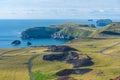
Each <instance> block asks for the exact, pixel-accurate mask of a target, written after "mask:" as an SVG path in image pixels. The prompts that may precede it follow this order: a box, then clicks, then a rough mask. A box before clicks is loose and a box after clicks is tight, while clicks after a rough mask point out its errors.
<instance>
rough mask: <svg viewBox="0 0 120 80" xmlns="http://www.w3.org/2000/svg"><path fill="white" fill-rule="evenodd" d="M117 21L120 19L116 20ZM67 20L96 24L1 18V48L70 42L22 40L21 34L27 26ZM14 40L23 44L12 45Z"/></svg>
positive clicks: (38, 25) (83, 20)
mask: <svg viewBox="0 0 120 80" xmlns="http://www.w3.org/2000/svg"><path fill="white" fill-rule="evenodd" d="M114 21H115V22H116V21H117V22H118V21H120V20H114ZM65 22H80V23H91V24H95V22H96V20H93V21H88V19H81V20H78V19H77V20H72V19H64V20H62V19H60V20H59V19H56V20H55V19H54V20H52V19H41V20H40V19H39V20H10V19H9V20H3V19H1V20H0V48H16V47H17V48H19V47H27V45H26V43H27V42H28V41H30V42H31V43H32V46H46V45H60V44H64V43H66V42H68V41H67V40H54V39H29V40H22V39H21V38H20V36H21V35H20V34H21V32H22V31H24V30H25V29H27V28H31V27H41V26H42V27H43V26H45V27H48V26H50V25H54V24H61V23H65ZM14 40H21V41H22V44H21V45H19V46H13V45H11V42H12V41H14Z"/></svg>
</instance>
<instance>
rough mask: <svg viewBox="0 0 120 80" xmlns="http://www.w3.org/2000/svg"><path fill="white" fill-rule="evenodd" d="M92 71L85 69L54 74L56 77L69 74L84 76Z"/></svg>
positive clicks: (65, 70) (66, 70)
mask: <svg viewBox="0 0 120 80" xmlns="http://www.w3.org/2000/svg"><path fill="white" fill-rule="evenodd" d="M91 70H92V69H89V68H85V69H64V70H61V71H59V72H57V73H56V75H57V76H69V75H71V74H81V75H83V74H85V73H87V72H90V71H91Z"/></svg>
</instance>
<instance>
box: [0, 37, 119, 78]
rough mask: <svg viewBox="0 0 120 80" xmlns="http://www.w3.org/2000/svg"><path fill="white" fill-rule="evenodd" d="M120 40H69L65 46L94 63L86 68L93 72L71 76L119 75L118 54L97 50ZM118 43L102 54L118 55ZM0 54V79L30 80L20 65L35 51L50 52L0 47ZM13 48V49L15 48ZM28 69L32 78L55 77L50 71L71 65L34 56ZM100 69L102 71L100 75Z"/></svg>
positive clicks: (96, 76)
mask: <svg viewBox="0 0 120 80" xmlns="http://www.w3.org/2000/svg"><path fill="white" fill-rule="evenodd" d="M119 41H120V39H103V40H102V39H101V40H100V39H99V40H95V39H80V40H74V41H71V42H69V43H68V44H66V45H69V46H71V47H74V48H76V49H78V50H79V53H80V54H81V53H82V54H88V55H89V56H90V57H92V58H93V61H94V62H95V64H94V65H93V66H89V67H88V68H92V69H94V70H93V71H91V72H89V73H87V74H84V75H71V76H73V77H74V78H76V79H78V80H109V79H110V78H114V77H117V76H119V74H120V63H119V62H120V57H118V56H107V55H103V54H99V53H98V51H99V50H101V49H104V48H106V47H109V46H111V45H113V44H116V43H117V42H119ZM119 48H120V45H117V46H115V47H113V48H112V49H110V50H106V51H105V54H112V53H111V51H112V52H114V51H115V52H114V53H113V54H115V55H116V54H117V55H120V54H119ZM9 50H12V51H11V52H7V53H6V54H5V55H4V57H2V59H1V60H0V64H2V65H0V80H30V78H29V73H28V71H27V66H26V64H24V63H25V62H27V60H28V59H29V58H30V57H31V56H32V55H35V54H42V53H43V54H51V53H48V52H47V53H46V52H43V50H45V48H41V47H40V48H27V49H20V50H19V49H18V50H17V51H14V49H0V54H1V53H3V52H6V51H9ZM15 50H16V49H15ZM32 64H33V67H32V72H33V73H34V76H35V78H37V79H36V80H38V79H39V78H40V80H55V78H57V77H58V76H55V75H54V74H55V73H56V72H57V71H59V70H62V69H66V68H72V65H71V64H66V63H64V62H57V61H54V62H50V61H43V60H42V57H40V56H39V57H37V58H35V59H34V60H33V62H32ZM101 72H102V74H101Z"/></svg>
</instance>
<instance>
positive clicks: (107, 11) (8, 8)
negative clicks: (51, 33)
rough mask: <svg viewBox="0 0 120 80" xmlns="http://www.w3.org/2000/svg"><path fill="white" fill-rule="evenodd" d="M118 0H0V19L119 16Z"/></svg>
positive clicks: (119, 1) (114, 17)
mask: <svg viewBox="0 0 120 80" xmlns="http://www.w3.org/2000/svg"><path fill="white" fill-rule="evenodd" d="M119 4H120V0H0V19H86V18H111V19H119V18H120V5H119Z"/></svg>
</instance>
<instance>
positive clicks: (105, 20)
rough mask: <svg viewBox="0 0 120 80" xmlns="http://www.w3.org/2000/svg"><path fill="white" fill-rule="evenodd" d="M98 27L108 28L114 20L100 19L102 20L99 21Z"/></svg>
mask: <svg viewBox="0 0 120 80" xmlns="http://www.w3.org/2000/svg"><path fill="white" fill-rule="evenodd" d="M96 23H97V26H106V25H108V24H111V23H112V20H110V19H100V20H97V22H96Z"/></svg>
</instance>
